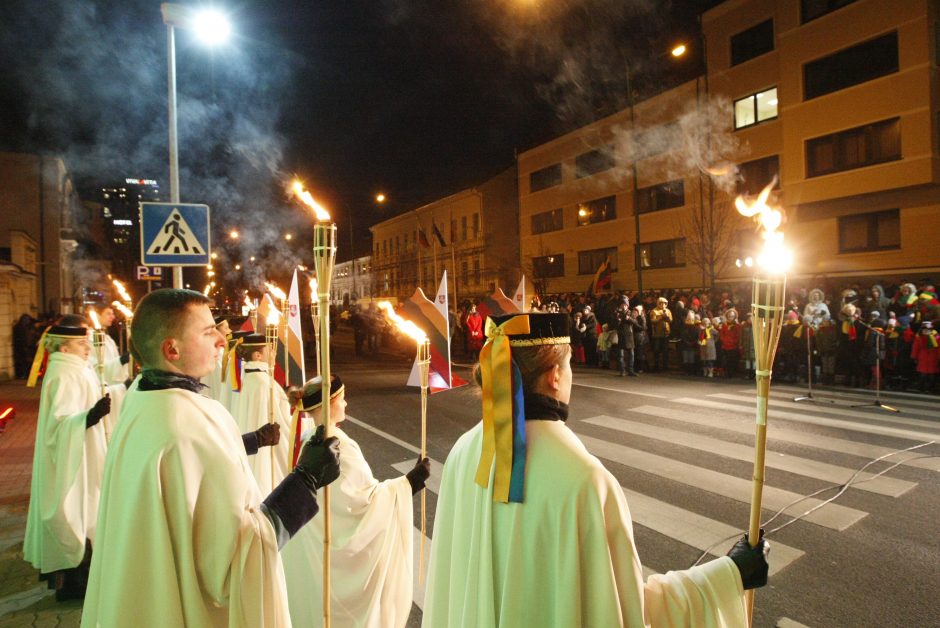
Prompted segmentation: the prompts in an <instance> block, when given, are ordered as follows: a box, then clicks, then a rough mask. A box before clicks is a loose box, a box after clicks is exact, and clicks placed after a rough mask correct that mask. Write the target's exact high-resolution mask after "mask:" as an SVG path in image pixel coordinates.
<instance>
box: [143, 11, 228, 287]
mask: <svg viewBox="0 0 940 628" xmlns="http://www.w3.org/2000/svg"><path fill="white" fill-rule="evenodd" d="M160 13H162V14H163V23H164V24H166V50H167V53H166V59H167V109H168V115H169V123H168V125H167V127H168V130H169V134H170V140H169V147H170V202H171V203H179V202H180V172H179V170H180V164H179V149H178V145H177V133H176V28H177V27H179V28H187V29H191V30H195V31H196V32H197V34H198V35H199V37H200V39H202V40H203V41H205V42H207V43H209V44H217V43H220V42H222V41H224V40H225V39H226V38H227V37H228V34H229V32H230V26H229V22H228V20H227V19H226V17H225V16H224V15H222V14H221V13H218V12H217V11H208V10H205V11H197V10H195V9H192V8H190V7H186V6H183V5H180V4H172V3H168V2H165V3H163V4H161V5H160ZM173 287H174V288H182V287H183V267H182V266H174V267H173Z"/></svg>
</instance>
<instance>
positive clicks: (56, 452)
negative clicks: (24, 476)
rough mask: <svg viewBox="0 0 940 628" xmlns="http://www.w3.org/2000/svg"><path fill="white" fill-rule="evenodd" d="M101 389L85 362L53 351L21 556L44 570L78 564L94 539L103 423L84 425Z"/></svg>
mask: <svg viewBox="0 0 940 628" xmlns="http://www.w3.org/2000/svg"><path fill="white" fill-rule="evenodd" d="M100 398H101V388H100V387H99V386H98V382H97V380H96V379H95V376H94V373H92V372H91V370H90V369H89V368H88V363H87V362H86V361H85V360H83V359H82V358H80V357H78V356H76V355H73V354H69V353H53V354H52V355H50V356H49V364H48V366H47V368H46V374H45V375H44V377H43V380H42V393H41V396H40V398H39V421H38V423H37V425H36V445H35V448H34V452H33V477H32V481H31V484H30V496H29V512H28V514H27V516H26V536H25V538H24V540H23V556H24V558H25V559H26V561H27V562H29V563H31V564H32V565H33V567H35V568H36V569H38V570H39V571H41V572H43V573H49V572H52V571H58V570H60V569H70V568H72V567H77V566H78V564H79V563H80V562H82V558H83V557H84V555H85V539H89V540H91V541H92V542H94V540H95V521H96V519H97V516H98V498H99V494H100V492H99V491H100V488H101V475H102V472H103V470H104V459H105V453H106V452H107V443H106V442H105V432H104V425H103V424H102V423H101V422H99V423H98V424H97V425H95V426H94V427H91V428H89V429H85V420H86V418H87V416H88V410H90V409H91V407H92V406H93V405H95V403H97V402H98V400H99V399H100Z"/></svg>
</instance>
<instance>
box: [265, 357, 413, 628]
mask: <svg viewBox="0 0 940 628" xmlns="http://www.w3.org/2000/svg"><path fill="white" fill-rule="evenodd" d="M322 383H323V380H322V379H321V378H320V377H319V376H318V377H314V378H313V379H311V380H309V381H308V382H307V383H306V384H305V385H304V386H303V388H302V389H300V390H297V391H292V394H293V395H294V400H295V403H296V404H297V405H298V406H299V407H300V408H301V409H302V410H303V411H305V412H310V413H313V414H314V416H319V413H320V407H321V406H322V404H323V394H322V388H323V387H322ZM329 404H330V422H331V423H332V426H331V433H332V434H333V435H334V436H335V437H336V438H338V439H339V451H340V456H341V457H342V460H343V465H342V468H341V469H340V475H339V479H337V481H336V482H334V483H333V485H332V495H331V499H330V514H331V516H332V533H333V538H332V552H331V557H330V559H331V562H332V566H333V577H332V579H331V587H330V606H331V608H332V618H333V620H334V621H335V622H336V625H338V626H369V627H371V626H376V627H378V626H381V627H383V628H402V627H403V626H404V625H405V623H406V622H407V621H408V615H409V614H410V613H411V603H412V597H413V595H412V581H413V578H412V573H413V571H414V568H413V553H412V536H413V530H414V510H413V508H412V496H413V495H416V494H417V493H418V492H419V491H420V490H421V489H423V488H424V483H425V481H426V480H427V479H428V477H429V476H430V473H431V461H430V460H429V459H428V458H423V459H419V460H418V462H417V463H416V464H415V466H414V468H413V469H412V470H411V471H409V472H408V473H407V474H405V475H403V476H400V477H397V478H394V479H391V480H385V481H383V482H380V481H379V480H377V479H375V476H373V475H372V469H371V468H370V467H369V463H368V462H366V459H365V456H364V455H363V453H362V450H361V449H360V447H359V444H358V443H357V442H356V441H355V440H353V439H352V437H350V436H349V435H348V434H347V433H346V432H344V431H343V429H342V427H341V425H340V424H341V423H342V422H343V420H344V419H345V418H346V392H345V387H344V386H343V382H342V380H341V379H340V378H339V376H337V375H335V374H334V375H332V376H331V377H330V399H329ZM282 555H283V558H284V571H285V573H286V575H287V599H288V602H289V604H290V615H291V622H292V623H293V625H294V626H315V625H319V622H320V621H321V619H322V616H323V609H322V604H323V603H322V600H321V598H320V596H319V595H315V594H313V595H312V594H311V586H310V585H311V582H310V580H311V574H312V575H313V579H314V580H316V577H317V576H318V575H319V574H320V573H321V572H322V564H323V519H319V518H318V519H315V520H314V521H313V522H312V523H311V525H308V526H307V527H305V528H304V529H303V530H301V531H300V533H299V534H298V535H297V536H296V537H294V538H293V539H291V541H290V542H289V543H288V544H287V545H286V546H285V547H284V550H283V552H282ZM314 589H316V587H314Z"/></svg>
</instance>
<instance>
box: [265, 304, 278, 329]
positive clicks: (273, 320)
mask: <svg viewBox="0 0 940 628" xmlns="http://www.w3.org/2000/svg"><path fill="white" fill-rule="evenodd" d="M280 319H281V315H280V313H279V312H278V311H277V309H276V308H274V307H271V308H268V317H267V319H266V321H265V322H267V324H268V325H277V324H278V322H279V321H280Z"/></svg>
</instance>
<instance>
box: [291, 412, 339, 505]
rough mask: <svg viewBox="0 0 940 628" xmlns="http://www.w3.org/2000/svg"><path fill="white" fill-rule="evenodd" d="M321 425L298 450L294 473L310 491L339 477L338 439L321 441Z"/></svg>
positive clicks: (322, 430)
mask: <svg viewBox="0 0 940 628" xmlns="http://www.w3.org/2000/svg"><path fill="white" fill-rule="evenodd" d="M324 431H325V430H324V428H323V426H322V425H321V426H320V427H318V428H317V432H316V434H314V435H313V437H311V438H310V439H309V440H308V441H307V442H306V443H305V444H304V448H303V449H301V450H300V456H299V457H298V459H297V466H296V467H294V471H295V472H296V473H297V474H298V475H300V477H301V479H303V482H304V484H306V485H307V488H309V489H310V490H311V491H314V492H316V490H317V489H319V488H323V487H324V486H326V485H327V484H329V483H330V482H332V481H333V480H335V479H336V478H338V477H339V439H338V438H336V437H335V436H331V437H329V438H327V439H326V440H324V439H323V433H324Z"/></svg>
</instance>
